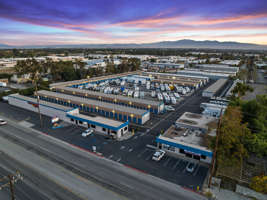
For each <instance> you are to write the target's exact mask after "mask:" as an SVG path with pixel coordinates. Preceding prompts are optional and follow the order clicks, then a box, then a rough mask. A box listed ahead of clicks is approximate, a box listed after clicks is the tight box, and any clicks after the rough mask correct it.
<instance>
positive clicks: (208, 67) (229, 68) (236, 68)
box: [196, 64, 239, 72]
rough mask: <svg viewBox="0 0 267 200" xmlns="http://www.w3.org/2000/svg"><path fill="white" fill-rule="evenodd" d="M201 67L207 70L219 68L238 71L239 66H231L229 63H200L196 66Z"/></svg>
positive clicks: (225, 70)
mask: <svg viewBox="0 0 267 200" xmlns="http://www.w3.org/2000/svg"><path fill="white" fill-rule="evenodd" d="M196 67H197V68H200V69H203V70H204V69H207V70H218V71H224V72H238V70H239V67H231V66H229V65H224V64H199V65H197V66H196Z"/></svg>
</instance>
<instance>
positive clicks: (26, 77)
mask: <svg viewBox="0 0 267 200" xmlns="http://www.w3.org/2000/svg"><path fill="white" fill-rule="evenodd" d="M30 77H31V75H30V74H23V75H17V74H13V76H12V77H11V78H10V80H11V81H12V82H15V83H27V82H29V81H30Z"/></svg>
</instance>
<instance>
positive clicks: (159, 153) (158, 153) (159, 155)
mask: <svg viewBox="0 0 267 200" xmlns="http://www.w3.org/2000/svg"><path fill="white" fill-rule="evenodd" d="M165 153H166V152H165V151H163V150H158V151H156V152H155V153H154V154H153V157H152V160H155V161H160V160H161V158H163V156H164V155H165Z"/></svg>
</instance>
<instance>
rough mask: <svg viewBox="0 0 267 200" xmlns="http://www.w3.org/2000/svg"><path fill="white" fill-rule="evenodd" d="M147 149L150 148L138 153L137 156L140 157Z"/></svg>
mask: <svg viewBox="0 0 267 200" xmlns="http://www.w3.org/2000/svg"><path fill="white" fill-rule="evenodd" d="M146 151H148V149H145V150H144V151H142V152H141V153H139V154H138V155H137V157H138V158H140V157H141V156H142V155H143V154H144V153H145V152H146Z"/></svg>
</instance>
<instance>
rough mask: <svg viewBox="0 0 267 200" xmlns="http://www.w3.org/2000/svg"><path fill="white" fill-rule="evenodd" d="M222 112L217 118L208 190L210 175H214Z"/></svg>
mask: <svg viewBox="0 0 267 200" xmlns="http://www.w3.org/2000/svg"><path fill="white" fill-rule="evenodd" d="M222 111H223V109H221V112H220V118H219V121H218V125H217V130H216V144H215V149H214V152H213V156H212V162H211V171H210V176H209V183H208V187H209V188H210V185H211V179H212V175H213V174H214V169H215V162H216V154H217V148H218V143H219V135H220V127H221V121H222Z"/></svg>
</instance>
